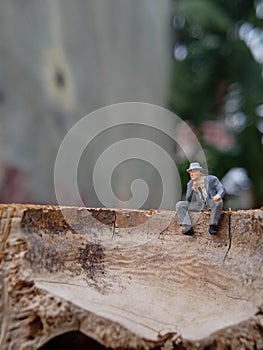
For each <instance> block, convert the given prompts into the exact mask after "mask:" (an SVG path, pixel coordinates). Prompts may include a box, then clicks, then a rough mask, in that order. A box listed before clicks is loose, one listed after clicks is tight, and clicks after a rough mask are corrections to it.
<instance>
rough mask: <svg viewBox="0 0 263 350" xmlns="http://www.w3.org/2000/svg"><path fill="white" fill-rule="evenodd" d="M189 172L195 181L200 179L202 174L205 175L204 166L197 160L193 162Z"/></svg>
mask: <svg viewBox="0 0 263 350" xmlns="http://www.w3.org/2000/svg"><path fill="white" fill-rule="evenodd" d="M187 172H188V174H189V175H190V177H191V179H192V180H193V181H195V180H198V179H199V178H200V177H201V176H203V175H204V173H203V168H202V167H201V165H200V164H199V163H197V162H195V163H191V164H190V166H189V168H188V169H187Z"/></svg>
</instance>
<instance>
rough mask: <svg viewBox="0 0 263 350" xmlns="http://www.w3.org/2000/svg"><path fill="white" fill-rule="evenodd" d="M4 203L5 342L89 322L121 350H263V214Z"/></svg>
mask: <svg viewBox="0 0 263 350" xmlns="http://www.w3.org/2000/svg"><path fill="white" fill-rule="evenodd" d="M209 215H210V214H209V212H202V213H196V214H194V222H195V224H194V228H195V235H194V236H193V237H187V236H184V235H182V234H181V232H180V231H181V229H180V226H179V225H178V222H177V216H176V213H175V212H174V211H155V210H150V211H140V210H121V209H91V208H59V207H55V206H33V205H8V206H7V205H1V206H0V218H1V246H0V254H1V256H0V258H1V280H2V283H1V287H0V288H1V308H0V311H1V312H0V320H1V329H0V331H1V332H0V349H32V350H34V349H38V348H39V347H41V346H42V345H43V344H45V343H46V342H47V341H48V340H50V339H52V338H54V337H56V336H57V335H60V334H62V333H65V332H69V331H80V332H82V333H83V334H85V335H87V336H88V337H90V338H92V339H94V340H96V341H98V342H99V343H100V344H102V345H103V346H105V347H110V348H112V349H117V348H123V349H151V348H160V349H161V348H163V349H168V348H169V346H170V348H173V347H174V348H178V349H205V348H207V346H209V347H210V348H211V349H225V348H226V347H227V346H229V348H230V349H242V348H243V349H250V348H251V349H262V348H263V264H262V262H263V261H262V260H263V211H262V210H249V211H225V212H223V214H222V217H221V221H220V228H219V232H218V234H217V236H215V237H214V236H210V235H209V233H208V225H209Z"/></svg>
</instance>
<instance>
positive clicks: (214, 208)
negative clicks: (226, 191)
mask: <svg viewBox="0 0 263 350" xmlns="http://www.w3.org/2000/svg"><path fill="white" fill-rule="evenodd" d="M222 209H223V201H222V199H220V200H219V201H218V202H215V201H214V200H213V202H212V201H211V216H210V225H213V226H217V225H218V221H219V218H220V214H221V211H222Z"/></svg>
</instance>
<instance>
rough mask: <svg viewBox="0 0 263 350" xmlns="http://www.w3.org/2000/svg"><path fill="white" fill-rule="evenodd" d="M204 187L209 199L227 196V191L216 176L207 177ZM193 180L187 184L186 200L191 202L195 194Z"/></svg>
mask: <svg viewBox="0 0 263 350" xmlns="http://www.w3.org/2000/svg"><path fill="white" fill-rule="evenodd" d="M204 185H205V188H206V191H207V194H208V197H209V198H213V197H214V196H215V195H216V194H219V196H220V197H221V198H223V197H224V195H225V189H224V187H223V185H222V183H221V181H220V180H219V179H218V178H217V177H216V176H214V175H205V179H204ZM192 187H193V180H190V181H189V182H188V183H187V191H186V200H187V201H188V202H191V199H192V196H193V192H194V190H193V189H192Z"/></svg>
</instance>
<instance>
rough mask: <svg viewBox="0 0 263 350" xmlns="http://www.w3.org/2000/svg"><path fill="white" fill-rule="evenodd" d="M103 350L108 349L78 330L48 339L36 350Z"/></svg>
mask: <svg viewBox="0 0 263 350" xmlns="http://www.w3.org/2000/svg"><path fill="white" fill-rule="evenodd" d="M72 349H75V350H84V349H85V350H103V349H109V348H106V347H105V346H103V345H101V344H100V343H98V342H97V341H95V340H93V339H91V338H89V337H87V336H86V335H85V334H83V333H81V332H79V331H72V332H67V333H64V334H61V335H58V336H57V337H55V338H53V339H51V340H49V341H48V342H47V343H46V344H44V345H43V346H41V347H40V348H38V350H72Z"/></svg>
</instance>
